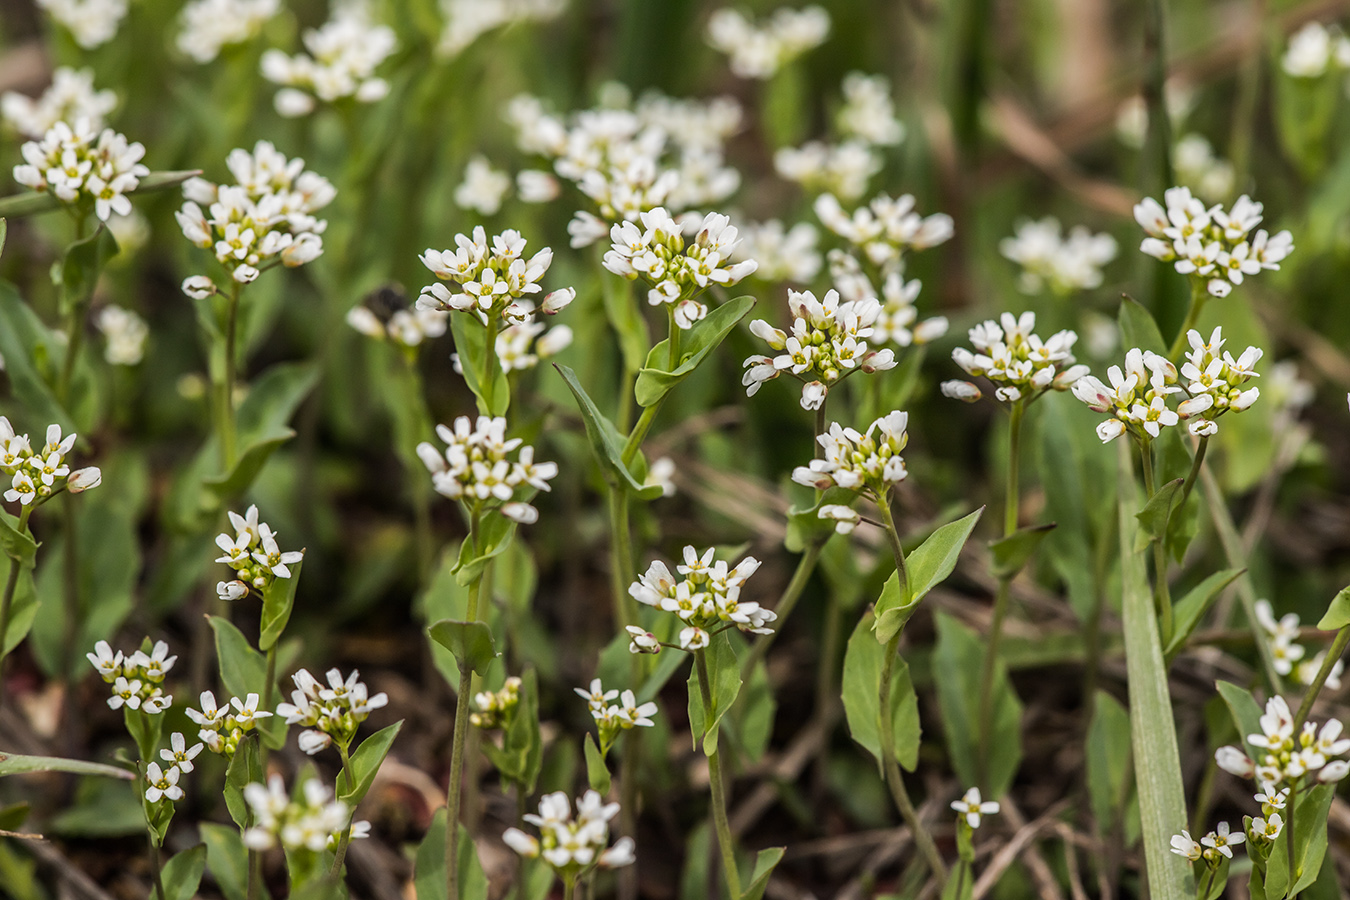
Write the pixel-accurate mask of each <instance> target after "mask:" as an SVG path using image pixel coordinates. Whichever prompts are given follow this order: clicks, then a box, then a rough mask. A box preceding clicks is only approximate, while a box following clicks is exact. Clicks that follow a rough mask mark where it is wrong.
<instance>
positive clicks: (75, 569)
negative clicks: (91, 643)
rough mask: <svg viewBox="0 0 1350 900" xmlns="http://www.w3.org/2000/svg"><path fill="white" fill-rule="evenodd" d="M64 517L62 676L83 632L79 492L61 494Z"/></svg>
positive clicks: (62, 514)
mask: <svg viewBox="0 0 1350 900" xmlns="http://www.w3.org/2000/svg"><path fill="white" fill-rule="evenodd" d="M61 517H62V519H63V521H64V524H65V532H66V545H65V549H64V550H63V552H62V554H61V557H62V558H61V571H62V576H63V577H62V588H63V599H64V600H65V612H66V623H65V642H64V647H63V653H62V664H63V674H62V678H63V679H64V678H66V677H69V675H70V671H71V668H72V667H73V665H74V662H75V660H76V659H77V657H76V655H75V654H76V652H77V648H76V646H75V645H76V642H77V641H78V640H79V634H80V545H79V525H78V522H77V521H76V518H75V495H74V494H71V493H70V492H69V491H67V492H64V496H62V497H61Z"/></svg>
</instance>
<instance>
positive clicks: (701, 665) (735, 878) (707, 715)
mask: <svg viewBox="0 0 1350 900" xmlns="http://www.w3.org/2000/svg"><path fill="white" fill-rule="evenodd" d="M694 664H695V666H696V667H697V668H698V687H699V692H700V693H701V694H702V696H703V715H704V721H708V722H710V721H712V715H713V701H712V688H711V684H712V682H711V680H710V678H709V676H708V659H707V656H706V651H704V650H695V651H694ZM718 743H719V744H720V743H721V735H720V733H719V735H718ZM723 775H724V773H723V772H722V758H721V753H719V752H718V750H717V749H714V750H713V752H712V753H710V754H708V783H709V787H710V788H711V791H712V807H713V825H714V827H715V828H716V829H717V846H718V849H719V850H720V851H721V853H722V874H723V876H724V877H725V878H726V882H727V890H728V891H729V892H730V894H731V897H732V900H737V898H739V897H740V896H741V873H740V870H739V869H737V868H736V847H735V844H734V843H733V838H732V836H731V823H730V821H729V820H728V819H727V794H726V784H725V781H724V777H723Z"/></svg>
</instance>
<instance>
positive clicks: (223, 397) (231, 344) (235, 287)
mask: <svg viewBox="0 0 1350 900" xmlns="http://www.w3.org/2000/svg"><path fill="white" fill-rule="evenodd" d="M240 290H241V285H240V284H239V283H238V282H237V281H231V283H230V293H229V296H228V298H227V299H226V303H227V306H226V309H225V369H224V376H223V378H222V379H221V383H220V385H219V386H218V387H217V389H216V417H217V421H216V431H217V432H218V433H219V437H220V458H221V461H222V462H223V463H224V467H225V471H226V472H229V471H230V470H231V469H233V468H234V464H235V462H236V461H237V458H238V457H237V456H236V453H237V448H236V443H235V422H234V380H235V377H236V373H235V362H234V360H235V355H236V352H237V351H236V350H235V344H236V342H237V340H238V332H239V294H240Z"/></svg>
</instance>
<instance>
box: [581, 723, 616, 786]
mask: <svg viewBox="0 0 1350 900" xmlns="http://www.w3.org/2000/svg"><path fill="white" fill-rule="evenodd" d="M585 748H586V780H587V782H588V783H589V784H590V786H591V790H593V791H599V792H600V796H602V797H603V796H605V795H606V794H608V793H609V785H610V775H609V766H608V765H607V764H606V763H605V758H604V757H603V756H601V755H600V748H599V747H597V746H596V745H595V735H593V734H587V735H586V743H585Z"/></svg>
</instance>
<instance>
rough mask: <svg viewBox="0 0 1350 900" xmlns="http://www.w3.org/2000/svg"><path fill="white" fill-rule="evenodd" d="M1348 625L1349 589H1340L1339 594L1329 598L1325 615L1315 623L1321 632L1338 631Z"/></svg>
mask: <svg viewBox="0 0 1350 900" xmlns="http://www.w3.org/2000/svg"><path fill="white" fill-rule="evenodd" d="M1347 625H1350V587H1344V588H1341V592H1340V593H1339V594H1337V595H1336V596H1335V597H1332V598H1331V604H1330V605H1329V606H1327V611H1326V614H1325V615H1323V616H1322V618H1321V620H1320V621H1319V622H1318V623H1317V627H1318V628H1320V629H1321V630H1322V631H1340V630H1341V629H1342V628H1344V627H1345V626H1347Z"/></svg>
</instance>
